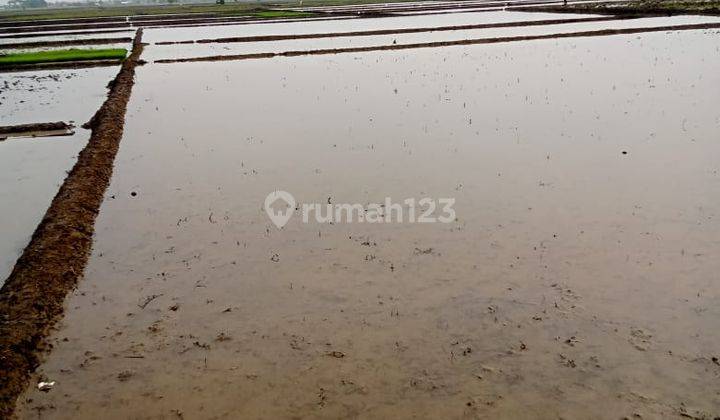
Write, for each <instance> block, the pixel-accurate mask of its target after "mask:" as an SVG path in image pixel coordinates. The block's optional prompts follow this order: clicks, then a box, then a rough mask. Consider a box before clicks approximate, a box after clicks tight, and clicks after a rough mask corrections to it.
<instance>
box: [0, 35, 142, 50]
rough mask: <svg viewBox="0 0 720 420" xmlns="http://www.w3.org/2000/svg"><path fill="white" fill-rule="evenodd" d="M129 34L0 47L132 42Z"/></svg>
mask: <svg viewBox="0 0 720 420" xmlns="http://www.w3.org/2000/svg"><path fill="white" fill-rule="evenodd" d="M132 40H133V39H132V38H130V37H129V36H127V37H122V38H88V39H65V40H61V41H32V42H14V43H9V44H2V45H0V46H2V48H39V47H66V46H71V45H106V44H124V43H127V42H132Z"/></svg>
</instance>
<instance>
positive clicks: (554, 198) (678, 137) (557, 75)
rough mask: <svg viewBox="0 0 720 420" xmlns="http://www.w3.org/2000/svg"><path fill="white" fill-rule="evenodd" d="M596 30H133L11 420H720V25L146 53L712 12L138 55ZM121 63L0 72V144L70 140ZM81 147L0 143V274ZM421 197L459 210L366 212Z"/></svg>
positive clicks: (392, 21) (522, 17) (492, 18)
mask: <svg viewBox="0 0 720 420" xmlns="http://www.w3.org/2000/svg"><path fill="white" fill-rule="evenodd" d="M443 4H445V3H443ZM410 10H412V8H410ZM590 17H593V16H588V15H569V14H568V15H558V14H545V13H519V12H507V11H504V12H483V13H458V14H447V15H437V16H432V17H429V16H404V17H386V18H363V19H347V20H338V21H314V22H305V23H299V22H292V23H273V24H258V25H253V24H247V25H233V26H212V27H197V28H158V29H145V30H144V33H143V41H144V42H145V43H147V44H148V45H147V46H146V47H145V50H144V52H143V53H142V56H141V57H142V59H143V60H146V61H147V64H145V65H142V66H139V67H137V69H136V70H134V71H135V75H134V80H135V83H134V86H133V88H132V95H131V96H130V100H129V103H128V105H127V107H128V108H127V114H126V115H125V117H124V128H123V133H122V142H121V143H120V148H119V152H118V154H117V157H116V158H115V161H114V169H113V172H112V179H111V182H110V185H109V187H108V188H107V191H106V192H105V195H104V201H103V202H102V205H101V207H100V209H99V213H98V215H97V219H96V220H95V224H94V236H93V245H92V252H91V254H90V256H89V260H88V261H87V265H86V267H85V270H84V273H82V275H81V277H80V278H79V280H78V284H77V289H76V290H74V291H72V292H71V293H70V294H69V295H68V297H67V299H66V300H65V305H64V311H65V312H64V317H63V318H62V319H61V320H60V321H59V322H58V323H57V324H56V325H55V328H54V329H53V330H52V332H51V333H50V334H49V337H48V339H47V342H48V345H47V346H46V347H44V349H46V350H48V351H46V352H44V354H43V357H42V360H41V363H40V365H39V367H38V368H37V370H36V371H35V372H34V373H33V375H32V377H31V379H30V382H29V384H28V385H27V387H25V390H24V392H22V393H21V395H20V396H19V397H18V398H17V402H16V405H15V416H16V417H18V418H21V419H30V418H42V419H85V418H94V417H96V416H97V413H100V412H102V413H103V416H104V417H107V418H109V419H126V418H543V419H545V418H547V419H551V418H552V419H557V418H593V419H617V418H695V419H714V418H717V416H720V390H719V389H718V387H717V382H718V380H719V379H720V361H719V359H718V358H719V357H720V350H719V349H720V330H718V329H717V328H716V326H717V323H718V319H720V294H719V293H718V292H717V287H716V283H717V282H718V280H719V279H718V275H717V273H719V272H720V261H719V260H718V259H717V258H715V255H716V254H717V252H718V250H719V249H720V224H718V221H717V218H718V216H719V213H720V202H718V200H717V197H718V196H720V143H719V142H718V140H720V138H719V137H718V135H719V134H718V133H720V72H718V71H717V69H720V38H719V36H720V30H719V29H717V28H705V29H697V30H682V31H676V30H667V31H659V32H653V33H632V34H622V33H619V34H613V35H612V36H593V37H576V38H558V39H542V40H532V41H521V42H502V43H496V44H488V45H464V46H463V45H459V46H444V47H441V48H418V49H408V50H401V51H370V52H348V53H343V54H333V55H330V54H328V55H322V56H297V57H274V58H263V59H257V60H243V61H240V60H230V61H218V62H198V63H163V64H159V63H153V61H154V60H156V59H161V58H187V57H204V56H211V55H227V54H246V53H255V52H278V51H289V50H307V51H310V50H318V49H325V48H346V47H348V46H379V47H381V46H389V45H399V44H416V43H427V42H439V41H455V40H463V39H476V38H477V39H481V38H495V37H512V36H521V35H549V34H562V33H570V32H573V33H574V32H582V31H593V30H601V29H623V30H624V29H633V28H653V27H665V26H673V25H683V24H702V23H708V24H715V23H718V22H719V20H718V19H719V18H718V17H711V16H707V17H699V16H673V17H644V18H637V19H622V20H620V19H619V20H611V21H592V22H590V21H588V22H575V23H552V24H548V25H535V26H520V27H504V28H484V29H472V30H457V31H428V32H417V33H403V34H388V35H380V36H375V35H373V36H351V37H332V38H319V39H285V40H277V41H259V42H235V43H210V44H181V45H155V43H157V42H169V41H170V42H174V41H188V40H191V41H192V40H194V41H198V40H201V39H212V38H220V37H248V36H258V35H287V34H322V33H329V32H352V31H368V30H377V29H401V28H423V27H428V26H430V27H432V26H434V27H440V26H447V25H463V24H483V23H501V22H523V21H527V22H531V21H537V20H546V19H571V18H572V19H577V18H590ZM594 17H597V16H594ZM123 68H125V65H124V66H123ZM117 71H118V69H117V68H116V67H115V68H113V67H110V68H102V69H91V70H68V71H62V72H47V73H44V75H43V76H37V77H35V78H34V79H33V78H30V79H29V78H28V77H29V75H28V74H25V73H11V74H7V75H5V74H0V80H7V81H8V83H6V84H5V86H6V87H5V89H8V86H14V87H13V88H10V89H9V90H3V92H2V102H3V104H2V107H3V112H2V116H3V123H2V125H10V124H20V123H24V122H27V121H28V120H32V121H37V120H43V121H45V120H47V121H55V120H74V121H75V122H76V123H79V124H81V123H82V122H84V121H86V120H87V119H88V118H89V117H90V116H91V115H92V114H93V112H94V110H95V109H97V108H98V107H99V106H100V103H101V102H102V101H103V100H104V96H105V93H106V90H105V84H106V83H107V81H108V80H110V79H112V78H113V77H114V75H115V74H116V73H117ZM53 74H54V75H58V77H57V78H54V77H53V76H51V75H53ZM44 77H50V79H48V80H46V79H44ZM34 89H37V90H38V92H34V91H33V90H34ZM111 95H112V94H111ZM5 109H7V112H6V111H5ZM123 112H124V110H123ZM6 115H7V121H5V119H6ZM79 124H78V125H79ZM95 134H96V133H95V132H93V135H95ZM88 136H89V134H88V132H87V131H86V130H83V129H80V128H79V127H78V128H77V131H76V134H75V136H73V137H59V138H52V137H51V138H43V139H9V140H6V141H5V142H0V168H2V169H0V188H1V189H0V198H1V200H0V203H1V204H0V205H2V206H3V208H0V210H1V211H3V213H4V214H8V215H10V216H11V217H9V218H6V219H4V220H6V221H5V222H0V230H2V232H3V233H5V232H9V233H10V235H9V236H8V238H11V239H10V240H4V241H2V244H1V245H2V246H3V247H4V248H2V249H0V256H1V257H2V258H4V260H0V277H3V278H4V274H5V273H6V272H9V270H10V269H11V266H12V262H13V261H14V259H15V258H17V256H18V255H19V253H20V252H22V247H23V246H24V244H26V243H27V241H28V238H29V235H30V234H31V233H32V230H33V227H34V225H35V224H37V222H38V220H39V218H40V217H42V214H43V212H44V210H45V208H46V207H47V204H48V203H49V201H50V199H51V198H52V195H53V194H54V191H57V186H58V184H59V183H60V182H62V171H65V170H66V169H68V168H69V166H71V165H72V162H73V161H74V156H75V155H76V154H77V153H78V151H79V150H80V149H81V148H82V147H84V145H85V143H86V142H87V139H88ZM6 151H7V153H6ZM63 159H64V160H63ZM278 191H285V192H287V193H289V194H291V200H288V199H285V201H286V204H287V206H285V207H284V208H281V209H279V210H278V211H279V212H280V213H281V212H282V211H287V213H286V215H287V217H288V219H285V220H284V221H286V222H287V224H283V223H278V222H277V220H276V219H275V218H273V217H272V216H271V217H268V216H269V215H271V214H272V212H273V211H274V210H273V208H272V205H274V204H272V203H269V201H268V200H270V197H274V196H276V195H277V194H278ZM283 194H284V193H283ZM18 197H20V199H19V200H18V199H17V198H18ZM423 198H428V199H429V200H430V201H431V202H433V203H434V202H440V203H445V204H447V203H452V204H451V205H450V208H448V207H447V206H445V207H443V205H440V204H438V206H437V209H436V210H437V211H436V212H435V213H433V214H432V215H431V216H432V217H436V216H445V217H442V218H440V217H438V218H436V219H433V218H431V219H427V218H425V219H423V220H424V221H425V222H427V223H425V222H418V223H413V222H411V221H410V220H407V219H404V220H403V222H400V221H398V220H395V221H393V220H392V216H391V217H390V219H391V220H390V221H389V222H385V223H371V222H370V220H371V218H370V217H371V216H370V215H371V214H373V211H378V209H380V210H379V211H380V212H388V213H389V214H390V215H392V214H393V212H396V214H402V215H405V216H407V217H408V218H409V217H412V218H413V219H414V218H415V216H416V214H415V212H417V213H418V214H419V213H422V209H423V208H426V205H425V204H423V205H421V206H420V207H416V206H415V205H414V204H413V203H417V202H418V201H419V200H421V199H423ZM406 200H414V201H406ZM425 202H427V201H425ZM43 203H44V204H43ZM377 203H382V204H377ZM344 204H348V205H354V204H357V206H358V207H359V210H357V209H356V210H357V214H358V218H359V219H360V220H357V219H356V220H354V221H349V220H348V218H349V217H350V216H348V217H347V218H345V219H343V218H342V217H337V216H336V217H334V218H333V217H332V213H328V211H327V210H326V208H327V207H328V206H331V210H330V211H332V208H333V207H332V206H342V205H344ZM308 206H310V207H312V206H315V209H316V212H315V213H314V214H310V215H309V217H305V216H306V214H305V215H304V213H306V208H308ZM324 209H325V210H324ZM33 212H34V213H33ZM350 214H352V213H350ZM386 214H387V213H386ZM411 214H412V215H413V216H411ZM360 215H363V216H360ZM346 216H347V215H346ZM425 216H427V214H425ZM304 219H306V220H304ZM431 221H437V223H430V222H431ZM278 226H280V227H278ZM91 232H92V226H91ZM3 264H5V265H4V266H3ZM2 270H5V271H2ZM0 303H1V302H0ZM50 383H52V385H47V384H50Z"/></svg>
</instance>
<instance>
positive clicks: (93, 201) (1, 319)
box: [0, 29, 143, 418]
mask: <svg viewBox="0 0 720 420" xmlns="http://www.w3.org/2000/svg"><path fill="white" fill-rule="evenodd" d="M141 38H142V30H141V29H139V30H138V31H137V33H136V35H135V40H134V42H133V50H132V52H131V54H130V56H129V57H128V58H127V59H126V60H125V61H124V62H123V64H122V67H121V69H120V72H119V73H118V75H117V76H116V77H115V79H114V80H113V81H112V82H111V83H110V85H109V87H110V91H109V93H108V97H107V99H106V100H105V102H104V103H103V105H102V106H101V107H100V109H99V110H98V111H97V112H96V113H95V115H94V116H93V117H92V119H91V120H90V122H88V123H87V125H86V126H87V127H89V128H91V129H92V134H91V136H90V140H89V141H88V144H87V146H85V148H84V149H83V150H82V152H80V154H79V155H78V159H77V163H76V164H75V166H74V167H73V169H72V171H70V173H69V174H68V176H67V178H66V179H65V182H64V183H63V185H62V186H61V187H60V190H59V191H58V193H57V195H55V198H53V201H52V203H51V204H50V208H48V210H47V212H46V213H45V216H44V217H43V220H42V221H41V222H40V224H39V225H38V227H37V229H36V230H35V233H33V236H32V239H31V240H30V244H29V245H28V246H27V248H25V251H24V252H23V254H22V255H21V256H20V258H19V259H18V261H17V263H16V264H15V267H14V268H13V271H12V273H11V274H10V277H8V279H7V280H6V282H5V284H4V285H3V286H2V289H0V418H9V417H10V416H11V415H12V413H13V410H14V405H15V400H16V399H17V397H18V396H19V395H20V394H21V393H22V392H23V391H24V390H25V388H26V387H27V386H28V383H29V380H30V374H31V373H32V372H33V370H34V369H35V368H36V367H37V366H38V364H39V355H40V353H41V352H42V351H43V350H44V349H45V348H46V347H47V345H46V344H45V343H44V339H45V337H46V336H47V334H48V333H49V331H50V328H51V327H52V326H53V325H54V324H55V322H56V321H57V320H58V319H59V317H60V316H61V315H62V312H63V302H64V300H65V296H66V295H67V293H68V292H70V290H72V289H73V288H74V287H75V285H76V284H77V281H78V279H79V278H80V277H81V276H82V274H83V269H84V267H85V264H86V263H87V260H88V257H89V254H90V249H91V245H92V235H93V231H94V223H95V217H96V216H97V214H98V211H99V208H100V205H101V203H102V201H103V196H104V194H105V190H106V189H107V187H108V185H109V183H110V177H111V175H112V168H113V161H114V159H115V155H116V153H117V150H118V147H119V144H120V139H121V137H122V133H123V124H124V122H125V111H126V109H127V103H128V100H129V99H130V92H131V90H132V86H133V83H134V75H135V66H136V65H137V64H138V61H139V57H140V54H141V53H142V49H143V45H142V42H141Z"/></svg>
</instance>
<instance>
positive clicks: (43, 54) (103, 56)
mask: <svg viewBox="0 0 720 420" xmlns="http://www.w3.org/2000/svg"><path fill="white" fill-rule="evenodd" d="M126 54H127V50H126V49H125V48H112V49H101V50H97V49H82V50H80V49H70V50H48V51H34V52H27V53H18V54H4V55H0V66H10V65H18V64H37V63H55V62H60V61H87V60H112V59H114V60H122V59H124V58H125V55H126Z"/></svg>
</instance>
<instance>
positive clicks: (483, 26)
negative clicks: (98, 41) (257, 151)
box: [155, 16, 639, 45]
mask: <svg viewBox="0 0 720 420" xmlns="http://www.w3.org/2000/svg"><path fill="white" fill-rule="evenodd" d="M638 17H639V16H624V17H622V18H615V17H606V16H603V17H592V18H571V19H545V20H536V21H520V22H502V23H479V24H471V25H454V26H435V27H432V26H431V27H422V28H402V29H377V30H372V31H354V32H327V33H315V34H296V35H256V36H242V37H228V38H213V39H200V40H197V41H192V40H190V41H161V42H156V43H155V45H174V44H193V43H196V44H211V43H235V42H262V41H284V40H291V39H315V38H341V37H357V36H377V35H398V34H413V33H422V32H445V31H464V30H471V29H491V28H513V27H524V26H543V25H561V24H566V23H567V24H569V23H584V22H603V21H611V20H619V19H633V18H638Z"/></svg>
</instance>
